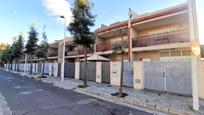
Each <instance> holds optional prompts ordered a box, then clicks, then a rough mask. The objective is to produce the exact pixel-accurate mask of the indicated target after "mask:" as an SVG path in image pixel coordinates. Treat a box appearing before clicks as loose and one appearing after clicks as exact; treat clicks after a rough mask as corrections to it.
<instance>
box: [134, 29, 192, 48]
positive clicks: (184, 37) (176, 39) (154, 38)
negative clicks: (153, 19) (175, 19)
mask: <svg viewBox="0 0 204 115" xmlns="http://www.w3.org/2000/svg"><path fill="white" fill-rule="evenodd" d="M187 41H190V38H189V32H188V31H186V30H180V31H173V32H166V33H161V34H155V35H149V36H140V37H137V38H134V39H133V41H132V46H133V47H146V46H152V45H160V44H171V43H182V42H187Z"/></svg>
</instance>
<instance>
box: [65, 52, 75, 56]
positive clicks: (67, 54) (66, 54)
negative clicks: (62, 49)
mask: <svg viewBox="0 0 204 115" xmlns="http://www.w3.org/2000/svg"><path fill="white" fill-rule="evenodd" d="M73 55H77V51H67V52H66V53H65V56H73Z"/></svg>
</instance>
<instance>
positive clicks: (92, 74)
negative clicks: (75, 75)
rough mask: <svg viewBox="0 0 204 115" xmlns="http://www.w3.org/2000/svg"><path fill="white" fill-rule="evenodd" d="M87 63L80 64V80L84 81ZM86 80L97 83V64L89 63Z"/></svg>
mask: <svg viewBox="0 0 204 115" xmlns="http://www.w3.org/2000/svg"><path fill="white" fill-rule="evenodd" d="M84 73H85V62H81V63H80V79H81V80H83V79H84ZM86 73H87V74H86V79H87V80H89V81H96V62H87V72H86Z"/></svg>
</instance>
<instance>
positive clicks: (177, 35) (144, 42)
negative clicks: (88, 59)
mask: <svg viewBox="0 0 204 115" xmlns="http://www.w3.org/2000/svg"><path fill="white" fill-rule="evenodd" d="M188 41H190V38H189V31H187V30H179V31H172V32H165V33H160V34H154V35H148V36H139V37H136V38H133V39H132V47H146V46H152V45H160V44H171V43H182V42H188ZM119 42H121V41H117V42H104V43H100V44H97V45H96V52H104V51H109V50H112V49H114V47H115V46H116V45H117V44H118V43H119ZM124 42H125V48H128V40H124Z"/></svg>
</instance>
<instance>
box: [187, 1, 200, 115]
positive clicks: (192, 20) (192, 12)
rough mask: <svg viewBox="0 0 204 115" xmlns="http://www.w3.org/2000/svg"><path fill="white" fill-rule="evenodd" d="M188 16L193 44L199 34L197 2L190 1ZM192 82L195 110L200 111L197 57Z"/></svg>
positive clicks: (192, 57) (192, 63)
mask: <svg viewBox="0 0 204 115" xmlns="http://www.w3.org/2000/svg"><path fill="white" fill-rule="evenodd" d="M188 14H189V32H190V40H191V42H192V43H193V42H197V43H198V42H199V41H198V38H197V37H198V32H197V30H198V29H197V20H196V18H197V17H196V6H195V0H188ZM191 68H192V73H191V77H192V78H191V79H192V80H191V81H192V93H193V109H194V110H196V111H198V110H199V96H198V71H197V57H196V56H194V55H192V56H191Z"/></svg>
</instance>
